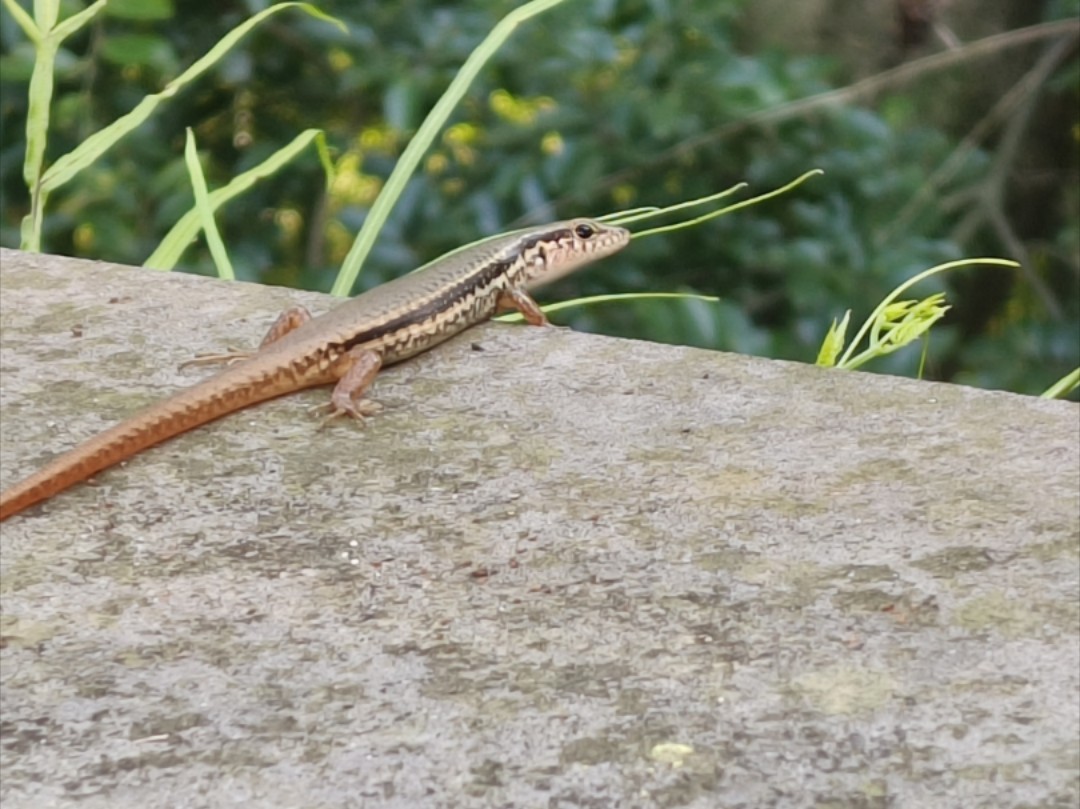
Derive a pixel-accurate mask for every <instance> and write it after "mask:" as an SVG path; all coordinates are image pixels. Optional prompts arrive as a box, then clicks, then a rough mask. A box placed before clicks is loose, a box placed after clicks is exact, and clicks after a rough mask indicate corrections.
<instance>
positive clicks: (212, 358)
mask: <svg viewBox="0 0 1080 809" xmlns="http://www.w3.org/2000/svg"><path fill="white" fill-rule="evenodd" d="M309 320H311V312H309V311H308V310H307V308H306V307H303V306H290V307H289V308H288V309H286V310H285V311H283V312H282V313H281V314H280V315H278V316H277V320H275V321H274V322H273V324H272V325H271V326H270V330H269V331H267V332H266V336H265V337H263V338H262V342H261V343H259V347H258V348H257V349H255V350H254V351H238V350H236V349H235V348H229V349H227V350H226V351H225V353H224V354H200V355H199V356H197V357H194V358H192V359H190V360H187V361H186V362H182V363H180V367H181V368H191V367H193V366H196V365H216V364H217V363H219V362H223V363H225V364H226V365H232V364H233V363H236V362H240V361H241V360H246V359H250V358H251V357H253V356H255V355H256V354H258V353H259V351H261V350H262V349H264V348H266V347H267V346H268V345H270V344H271V343H275V342H277V341H278V340H280V339H281V338H282V337H284V336H285V335H286V334H289V333H290V332H293V331H296V330H297V329H298V328H300V327H301V326H303V325H304V324H305V323H307V322H308V321H309Z"/></svg>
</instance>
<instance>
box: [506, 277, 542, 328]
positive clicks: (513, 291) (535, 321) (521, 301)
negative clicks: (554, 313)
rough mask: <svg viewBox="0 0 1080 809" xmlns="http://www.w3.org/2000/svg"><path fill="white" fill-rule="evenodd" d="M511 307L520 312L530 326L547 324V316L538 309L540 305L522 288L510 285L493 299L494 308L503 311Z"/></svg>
mask: <svg viewBox="0 0 1080 809" xmlns="http://www.w3.org/2000/svg"><path fill="white" fill-rule="evenodd" d="M511 309H513V310H514V311H516V312H520V313H521V316H522V317H523V318H525V322H526V323H528V324H529V325H530V326H549V325H551V324H550V323H549V322H548V319H547V316H546V315H545V314H544V313H543V312H542V311H541V310H540V305H539V304H538V303H537V302H536V301H534V300H533V299H532V298H531V297H530V296H529V293H528V292H526V291H525V290H524V289H519V288H517V287H511V288H510V289H504V290H503V291H502V292H500V293H499V297H498V298H497V299H496V301H495V310H496V311H497V312H505V311H508V310H511Z"/></svg>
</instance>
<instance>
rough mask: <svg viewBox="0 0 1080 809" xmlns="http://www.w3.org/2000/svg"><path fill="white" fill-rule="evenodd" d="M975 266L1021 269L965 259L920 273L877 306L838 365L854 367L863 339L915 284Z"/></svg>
mask: <svg viewBox="0 0 1080 809" xmlns="http://www.w3.org/2000/svg"><path fill="white" fill-rule="evenodd" d="M974 264H992V265H994V266H997V267H1019V266H1020V265H1019V264H1017V263H1016V262H1015V261H1009V260H1008V259H1003V258H965V259H961V260H959V261H949V262H946V263H945V264H938V265H937V266H936V267H931V268H930V269H929V270H924V271H923V272H921V273H919V274H918V275H915V276H913V277H911V278H909V279H908V280H907V281H905V282H904V283H902V284H901V285H900V286H898V287H897V288H896V289H894V290H893V291H892V292H890V293H889V294H888V295H887V296H886V297H885V299H884V300H883V301H882V302H881V303H879V304H878V305H877V308H876V309H874V311H873V312H871V313H870V316H869V317H868V318H867V319H866V321H865V322H864V323H863V324H862V326H861V327H860V328H859V332H858V334H856V335H855V337H853V338H852V340H851V342H850V343H849V344H848V347H847V350H846V351H845V352H844V355H843V356H842V357H841V358H840V360H839V362H838V363H837V365H839V366H840V367H845V368H851V367H853V366H852V365H851V364H850V363H851V355H852V353H853V352H854V351H855V349H856V348H857V347H858V345H859V344H860V343H861V342H862V341H863V338H864V337H866V334H867V332H869V331H870V330H871V329H877V328H879V327H880V323H881V322H882V317H881V316H882V315H883V314H884V312H885V309H886V308H887V307H889V306H890V305H891V304H892V302H893V301H895V300H896V299H897V298H899V297H900V296H901V295H903V294H904V293H905V292H906V291H907V290H908V289H910V288H911V287H913V286H914V285H915V284H917V283H919V282H920V281H923V280H925V279H927V278H929V277H931V276H932V275H937V274H938V273H941V272H946V271H948V270H955V269H958V268H960V267H970V266H972V265H974ZM860 364H861V363H860Z"/></svg>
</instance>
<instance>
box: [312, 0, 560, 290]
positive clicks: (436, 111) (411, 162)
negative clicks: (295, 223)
mask: <svg viewBox="0 0 1080 809" xmlns="http://www.w3.org/2000/svg"><path fill="white" fill-rule="evenodd" d="M563 2H565V0H532V2H530V3H526V4H525V5H523V6H521V7H520V8H516V9H514V10H513V11H511V12H510V13H509V14H507V15H506V16H505V17H503V18H502V19H501V20H499V22H498V23H497V24H496V25H495V27H494V28H493V29H491V33H490V34H488V35H487V37H485V38H484V41H483V42H481V43H480V44H479V45H477V46H476V49H475V50H473V52H472V53H471V54H469V58H468V59H466V60H465V64H463V65H462V66H461V69H460V70H459V71H458V72H457V75H456V76H454V80H453V81H451V82H450V86H449V87H447V88H446V92H444V93H443V94H442V96H441V97H440V98H439V100H438V101H437V102H436V104H435V106H434V107H433V108H432V110H431V112H429V113H428V115H427V118H425V119H424V123H423V124H421V125H420V128H419V129H418V130H417V132H416V134H415V135H414V136H413V137H412V140H410V141H409V144H408V146H406V147H405V150H404V151H403V152H402V153H401V157H400V158H398V161H397V165H395V166H394V170H393V171H392V172H391V173H390V176H389V177H388V178H387V180H386V185H385V186H383V188H382V190H381V191H380V192H379V196H378V198H377V199H376V200H375V203H374V204H373V205H372V206H371V210H370V211H369V212H368V215H367V218H366V219H365V220H364V226H363V227H362V228H361V229H360V233H359V234H358V235H357V237H356V240H355V241H354V242H353V245H352V248H351V249H350V250H349V254H348V255H347V256H346V257H345V261H344V263H343V264H342V265H341V272H339V273H338V277H337V279H336V280H335V281H334V287H333V289H331V290H330V294H331V295H336V296H338V297H339V298H343V297H345V296H347V295H348V294H349V293H350V292H351V291H352V288H353V285H354V284H355V283H356V278H357V276H359V275H360V269H361V268H362V267H363V265H364V261H365V260H366V259H367V257H368V254H369V253H370V252H371V248H372V247H373V246H374V244H375V239H376V238H378V235H379V231H380V230H382V226H383V225H384V224H385V223H386V220H387V218H388V217H389V216H390V211H392V210H393V208H394V205H396V204H397V201H398V198H399V197H400V196H401V192H402V191H404V190H405V184H406V183H407V182H408V181H409V178H410V177H412V175H413V173H414V172H415V171H416V167H417V166H418V165H419V164H420V160H421V158H423V156H424V153H425V152H427V150H428V149H429V148H430V146H431V144H432V142H433V141H434V140H435V138H436V137H437V136H438V134H439V132H440V130H441V129H442V127H443V125H444V124H445V123H446V121H447V119H448V118H449V117H450V114H451V113H452V112H453V111H454V107H456V106H457V104H458V102H459V101H461V99H462V98H463V97H464V95H465V93H466V92H467V91H468V89H469V85H471V84H472V82H473V80H474V79H475V78H476V76H477V75H478V74H479V73H480V70H481V69H482V68H483V67H484V65H485V64H486V63H487V61H488V60H489V59H490V58H491V57H492V56H493V55H494V54H495V52H496V51H497V50H498V49H499V48H500V47H501V46H502V44H503V43H504V42H505V41H506V40H507V39H508V38H509V37H510V35H511V34H513V33H514V29H516V28H517V27H518V26H519V25H520V24H521V23H523V22H525V21H526V20H528V19H529V18H531V17H535V16H536V15H537V14H542V13H543V12H545V11H547V10H549V9H551V8H554V7H555V6H557V5H559V4H561V3H563Z"/></svg>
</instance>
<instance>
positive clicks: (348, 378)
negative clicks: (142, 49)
mask: <svg viewBox="0 0 1080 809" xmlns="http://www.w3.org/2000/svg"><path fill="white" fill-rule="evenodd" d="M339 363H340V365H341V367H342V369H343V373H342V374H341V376H340V377H338V381H337V384H336V385H334V390H333V392H332V393H331V394H330V403H329V404H328V405H322V406H321V407H320V408H319V409H322V410H327V411H329V412H328V415H327V416H326V418H324V419H323V420H322V424H321V425H320V427H325V426H326V425H327V424H328V423H329V422H331V421H333V420H334V419H336V418H339V417H341V416H348V417H350V418H352V419H354V420H355V421H356V423H357V424H359V425H361V426H363V423H364V418H365V417H367V416H371V415H374V414H375V413H377V412H379V411H380V410H382V409H383V407H382V405H381V404H379V403H378V402H374V401H372V400H371V399H365V398H364V393H365V392H367V389H368V388H370V387H371V383H372V382H374V381H375V377H376V376H378V374H379V369H380V368H382V355H381V354H379V353H378V352H377V351H372V350H371V349H370V348H362V347H360V346H357V347H356V348H353V349H351V350H350V351H349V352H348V353H346V354H345V356H343V357H342V358H341V359H340V360H339Z"/></svg>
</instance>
